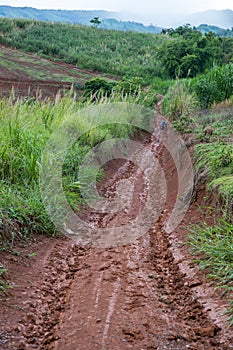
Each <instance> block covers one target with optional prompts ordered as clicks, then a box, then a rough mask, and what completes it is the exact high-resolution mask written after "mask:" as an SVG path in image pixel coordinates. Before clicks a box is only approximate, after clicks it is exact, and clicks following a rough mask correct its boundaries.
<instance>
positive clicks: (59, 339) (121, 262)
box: [0, 140, 233, 350]
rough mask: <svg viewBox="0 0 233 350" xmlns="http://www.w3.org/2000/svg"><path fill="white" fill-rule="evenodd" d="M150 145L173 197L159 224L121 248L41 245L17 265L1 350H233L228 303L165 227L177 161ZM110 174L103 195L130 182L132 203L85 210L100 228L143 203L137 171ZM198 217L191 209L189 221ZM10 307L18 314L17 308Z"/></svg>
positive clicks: (122, 167)
mask: <svg viewBox="0 0 233 350" xmlns="http://www.w3.org/2000/svg"><path fill="white" fill-rule="evenodd" d="M145 144H146V145H147V147H148V148H150V149H151V150H153V151H154V152H155V153H156V154H157V156H158V158H159V160H160V162H161V163H162V164H163V167H164V170H165V175H166V181H167V188H168V190H167V193H168V195H167V198H166V206H165V208H164V211H163V213H162V215H161V217H160V219H159V220H158V222H157V223H155V224H154V225H153V227H152V228H151V229H150V230H149V232H147V233H146V234H145V235H144V236H142V237H141V238H139V239H136V240H135V241H134V242H132V243H130V244H125V245H123V246H119V247H113V248H107V249H103V248H95V247H82V246H78V245H75V244H74V243H73V242H72V241H69V240H68V239H64V240H58V241H57V242H56V241H55V242H53V243H49V244H47V248H46V249H45V244H43V243H42V244H41V249H40V250H39V254H38V256H37V257H35V258H33V259H34V260H33V262H32V264H31V266H27V267H24V268H22V266H21V268H19V272H18V275H17V277H18V278H17V284H18V287H17V288H16V289H15V291H13V296H12V297H10V298H8V299H6V300H5V301H3V303H2V311H1V313H0V316H1V317H0V319H1V327H0V337H1V338H0V348H1V349H9V350H12V349H15V350H20V349H21V350H24V349H40V350H83V349H87V350H92V349H99V350H113V349H114V350H115V349H116V350H118V349H119V350H121V349H136V350H143V349H144V350H152V349H157V350H158V349H160V350H161V349H171V350H175V349H179V350H183V349H192V350H208V349H210V350H211V349H221V350H227V349H232V348H233V346H232V344H233V336H232V329H231V330H230V329H227V323H226V318H225V316H222V312H223V311H224V310H225V307H226V305H225V301H224V300H223V299H222V298H221V297H220V294H219V293H218V292H216V291H215V290H214V288H213V286H212V285H211V284H210V283H207V281H205V279H204V277H203V275H202V274H201V273H199V272H198V271H197V268H196V266H195V265H194V264H193V263H192V261H191V259H192V258H191V257H190V256H189V254H188V252H187V248H186V247H185V246H184V245H183V241H184V229H182V228H178V229H177V230H176V231H175V232H173V233H172V234H171V235H167V234H166V233H165V232H164V230H163V222H164V220H165V219H166V216H167V215H168V213H169V211H170V210H171V208H172V207H173V205H174V202H175V200H176V196H177V173H176V168H175V165H174V162H173V161H172V159H171V157H170V156H169V154H168V153H167V152H166V150H164V149H162V148H159V147H157V146H158V143H157V141H154V140H149V142H148V141H146V142H145ZM108 174H109V177H108V180H106V182H105V183H104V184H102V186H101V188H100V191H102V193H106V192H108V193H109V194H110V195H111V194H112V195H114V191H115V186H116V183H117V181H119V180H120V179H122V178H127V179H131V180H132V181H133V182H134V189H135V194H134V201H133V205H132V206H131V207H130V208H129V211H128V213H127V214H125V213H124V212H119V213H118V214H117V215H112V214H109V215H107V216H103V215H97V214H95V213H91V212H89V215H90V220H91V221H93V222H95V223H96V225H98V226H99V227H106V226H109V227H111V226H114V225H115V224H116V223H124V222H126V221H127V220H129V218H131V219H132V218H133V217H134V216H136V215H137V213H138V212H139V211H140V208H141V206H142V205H143V203H142V201H140V198H141V197H140V194H141V193H142V178H141V175H140V172H138V169H137V168H135V167H134V166H132V165H131V164H130V163H128V164H126V163H122V162H119V161H118V162H116V163H114V162H113V163H110V164H109V167H108ZM202 219H203V217H200V214H197V206H196V205H195V204H193V205H192V207H191V208H190V211H189V212H188V213H187V215H186V218H185V219H184V223H189V222H191V221H193V222H195V221H196V222H198V221H199V220H202ZM32 249H34V248H32ZM8 258H9V257H8V256H5V259H6V261H7V259H8ZM18 262H19V261H18ZM11 263H12V262H11ZM13 266H14V267H15V265H11V267H13ZM14 273H15V275H16V272H14ZM12 304H14V305H18V309H17V310H16V309H13V311H12ZM19 307H20V308H21V310H19ZM9 310H11V312H9ZM7 312H8V314H7ZM4 322H5V324H4ZM6 323H7V325H6Z"/></svg>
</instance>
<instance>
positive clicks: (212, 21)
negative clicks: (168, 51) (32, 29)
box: [0, 5, 233, 34]
mask: <svg viewBox="0 0 233 350" xmlns="http://www.w3.org/2000/svg"><path fill="white" fill-rule="evenodd" d="M168 15H169V14H168ZM94 17H99V18H100V20H101V24H100V26H99V27H100V28H102V29H114V30H120V31H136V32H141V33H153V34H158V33H160V32H161V31H162V29H163V28H168V27H173V28H174V27H177V26H180V25H184V24H185V23H189V24H190V25H191V26H196V27H198V26H201V25H203V24H204V25H208V26H212V28H214V27H213V26H217V27H219V28H221V29H222V30H224V29H223V28H225V29H226V28H232V27H233V11H232V10H229V9H227V10H207V11H203V12H198V13H194V14H192V15H187V16H183V17H180V18H179V20H178V19H176V20H175V18H174V23H173V25H171V26H162V25H161V26H158V25H153V24H150V25H145V24H142V23H140V22H137V21H132V20H122V17H121V14H120V13H117V12H111V11H106V10H61V9H58V10H53V9H36V8H33V7H13V6H8V5H0V18H23V19H30V20H40V21H47V22H62V23H70V24H79V25H91V23H90V20H91V19H92V18H94ZM175 21H176V22H175ZM207 30H208V28H207ZM220 32H221V31H219V30H216V33H220ZM228 32H229V30H228ZM221 33H222V32H221Z"/></svg>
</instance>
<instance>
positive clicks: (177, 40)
mask: <svg viewBox="0 0 233 350" xmlns="http://www.w3.org/2000/svg"><path fill="white" fill-rule="evenodd" d="M164 33H165V34H163V35H161V34H157V35H156V34H143V33H135V32H119V31H114V30H112V31H107V30H103V29H99V28H92V27H91V28H90V27H87V26H78V25H68V24H61V23H46V22H39V21H27V20H19V19H11V20H10V19H0V43H2V44H5V45H9V46H11V47H13V48H17V49H21V50H23V51H27V52H33V53H36V54H38V55H41V56H46V57H53V58H54V59H56V60H62V61H65V62H66V63H71V64H74V65H77V66H78V67H80V68H86V69H91V70H95V71H97V72H102V73H108V74H112V75H116V76H119V77H122V76H131V77H135V76H137V77H141V78H142V79H143V81H144V83H145V84H149V83H153V82H154V80H155V79H157V78H158V77H159V78H162V79H167V78H176V77H177V76H180V77H187V76H189V77H193V76H195V75H197V74H199V73H203V72H204V71H205V70H206V69H208V68H211V67H212V66H213V65H216V64H219V65H221V64H225V63H228V62H229V61H230V60H231V59H232V57H233V50H232V47H233V40H232V39H230V38H218V37H215V36H214V35H210V34H207V35H204V36H203V35H202V34H201V33H200V32H199V31H197V30H196V29H192V28H191V27H189V26H184V27H179V28H178V29H177V30H168V31H164Z"/></svg>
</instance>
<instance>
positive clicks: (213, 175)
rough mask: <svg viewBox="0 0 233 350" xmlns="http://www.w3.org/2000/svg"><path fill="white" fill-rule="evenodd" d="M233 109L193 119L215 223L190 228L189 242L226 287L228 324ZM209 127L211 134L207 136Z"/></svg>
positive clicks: (227, 105)
mask: <svg viewBox="0 0 233 350" xmlns="http://www.w3.org/2000/svg"><path fill="white" fill-rule="evenodd" d="M232 113H233V107H232V102H231V101H226V102H224V103H222V104H220V105H216V106H213V107H212V108H211V109H210V110H205V111H201V112H200V113H198V114H196V115H194V116H193V120H192V123H193V131H194V132H193V133H194V135H195V136H196V139H197V140H199V143H198V144H197V145H196V146H195V147H194V165H195V171H196V173H203V174H205V180H206V188H207V199H208V197H209V198H210V199H211V201H212V205H213V208H214V212H212V214H211V216H212V217H213V216H214V218H215V220H214V221H215V223H214V224H213V225H212V226H210V225H209V224H208V223H206V222H203V223H202V224H201V225H194V226H192V227H191V228H190V227H188V228H187V229H188V232H189V234H188V243H189V245H190V248H191V251H192V252H193V254H194V255H195V256H198V258H197V259H195V261H196V262H198V263H199V266H200V268H201V269H204V270H205V271H206V273H207V276H208V277H209V278H211V279H214V280H215V281H216V282H217V285H218V286H219V287H220V288H223V289H224V291H225V293H226V295H227V297H228V299H229V310H228V312H227V313H228V317H229V324H230V325H233V302H232V296H233V118H232ZM207 125H210V126H211V127H212V129H213V134H212V135H206V134H205V133H204V128H205V126H207Z"/></svg>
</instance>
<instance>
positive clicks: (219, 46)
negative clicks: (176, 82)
mask: <svg viewBox="0 0 233 350" xmlns="http://www.w3.org/2000/svg"><path fill="white" fill-rule="evenodd" d="M163 34H165V35H167V36H168V37H170V38H171V39H170V40H168V41H166V42H164V43H163V46H162V47H161V48H160V49H159V51H158V54H159V58H160V60H161V62H162V64H163V65H164V66H165V67H166V69H167V71H168V74H169V76H170V78H175V77H177V76H178V77H180V78H187V77H195V76H196V75H197V74H200V73H203V72H204V71H205V70H206V69H210V68H211V67H213V65H214V64H216V65H221V64H223V63H227V62H229V60H230V59H231V58H232V57H233V51H232V48H233V40H232V39H226V38H220V37H216V36H215V35H214V33H212V32H210V33H207V34H205V35H203V34H202V33H201V32H200V31H198V30H197V29H195V28H191V27H190V26H189V25H185V26H180V27H178V28H176V29H167V30H163ZM229 46H230V47H231V54H230V57H229V49H230V47H229Z"/></svg>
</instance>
